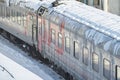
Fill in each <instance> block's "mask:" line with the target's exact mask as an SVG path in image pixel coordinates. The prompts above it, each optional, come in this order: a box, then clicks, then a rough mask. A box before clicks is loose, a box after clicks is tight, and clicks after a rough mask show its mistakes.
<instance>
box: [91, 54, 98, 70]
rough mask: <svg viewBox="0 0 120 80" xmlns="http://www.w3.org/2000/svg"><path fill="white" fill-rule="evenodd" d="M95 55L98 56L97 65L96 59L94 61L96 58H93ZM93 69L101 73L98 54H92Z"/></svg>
mask: <svg viewBox="0 0 120 80" xmlns="http://www.w3.org/2000/svg"><path fill="white" fill-rule="evenodd" d="M94 55H95V56H97V64H95V62H96V59H94V58H95V57H93V56H94ZM96 66H97V68H96ZM92 69H93V70H94V71H96V72H99V55H98V54H97V53H96V52H93V53H92Z"/></svg>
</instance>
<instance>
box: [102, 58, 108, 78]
mask: <svg viewBox="0 0 120 80" xmlns="http://www.w3.org/2000/svg"><path fill="white" fill-rule="evenodd" d="M103 75H104V77H105V78H106V79H107V80H110V61H109V60H107V59H104V60H103Z"/></svg>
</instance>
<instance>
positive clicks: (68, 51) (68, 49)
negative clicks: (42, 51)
mask: <svg viewBox="0 0 120 80" xmlns="http://www.w3.org/2000/svg"><path fill="white" fill-rule="evenodd" d="M67 38H68V40H69V44H67V41H68V40H67ZM65 51H66V52H67V53H70V37H65Z"/></svg>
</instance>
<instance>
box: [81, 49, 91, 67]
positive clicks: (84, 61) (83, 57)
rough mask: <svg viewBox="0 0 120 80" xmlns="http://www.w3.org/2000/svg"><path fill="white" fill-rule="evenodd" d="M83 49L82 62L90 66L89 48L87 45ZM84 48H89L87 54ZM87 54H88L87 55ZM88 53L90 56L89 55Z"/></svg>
mask: <svg viewBox="0 0 120 80" xmlns="http://www.w3.org/2000/svg"><path fill="white" fill-rule="evenodd" d="M82 49H83V51H82V62H83V63H84V64H85V65H87V66H88V58H89V49H88V48H87V47H83V48H82ZM84 49H86V50H87V54H86V53H85V52H84ZM85 55H86V56H85ZM87 55H88V56H87ZM86 59H87V62H86Z"/></svg>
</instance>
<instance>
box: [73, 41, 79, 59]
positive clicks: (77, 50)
mask: <svg viewBox="0 0 120 80" xmlns="http://www.w3.org/2000/svg"><path fill="white" fill-rule="evenodd" d="M74 57H75V58H77V59H79V45H78V43H77V42H75V41H74Z"/></svg>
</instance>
